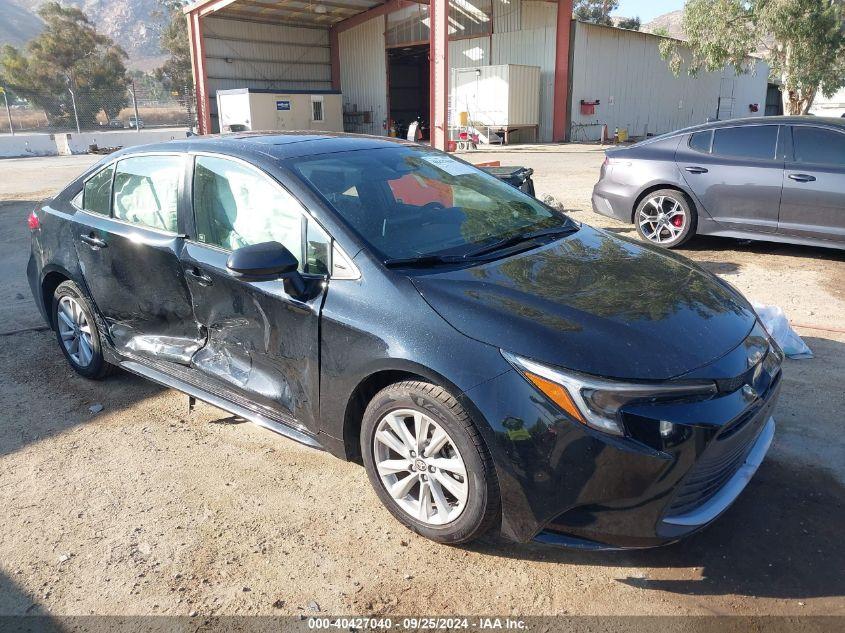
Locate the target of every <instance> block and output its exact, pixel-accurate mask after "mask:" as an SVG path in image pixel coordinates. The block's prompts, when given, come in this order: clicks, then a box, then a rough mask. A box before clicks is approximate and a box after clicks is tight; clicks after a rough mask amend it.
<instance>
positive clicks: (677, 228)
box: [637, 195, 688, 244]
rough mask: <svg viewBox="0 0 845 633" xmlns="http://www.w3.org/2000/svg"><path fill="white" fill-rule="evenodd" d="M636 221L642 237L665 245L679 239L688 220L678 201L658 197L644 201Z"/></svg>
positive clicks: (666, 197) (662, 196)
mask: <svg viewBox="0 0 845 633" xmlns="http://www.w3.org/2000/svg"><path fill="white" fill-rule="evenodd" d="M637 221H638V222H639V224H640V230H641V231H642V234H643V237H645V238H646V239H647V240H649V241H650V242H654V243H655V244H667V243H671V242H674V241H675V240H677V239H678V238H680V236H681V234H682V233H683V232H684V229H685V228H686V225H687V221H688V219H687V214H686V212H685V211H684V207H683V205H682V204H681V203H680V201H678V200H676V199H675V198H673V197H671V196H664V195H660V196H653V197H651V198H649V199H648V200H647V201H646V203H645V204H644V205H643V206H642V207H641V208H640V212H639V217H638V218H637Z"/></svg>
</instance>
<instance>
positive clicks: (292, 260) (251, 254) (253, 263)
mask: <svg viewBox="0 0 845 633" xmlns="http://www.w3.org/2000/svg"><path fill="white" fill-rule="evenodd" d="M226 267H227V268H228V269H229V270H231V271H232V272H233V273H236V274H238V275H240V276H241V277H244V278H245V279H247V280H252V281H269V280H272V279H289V280H290V282H291V284H292V285H293V287H294V290H295V291H296V292H297V293H298V294H301V293H303V292H304V291H305V282H304V281H303V279H302V275H300V274H299V271H298V270H297V269H298V268H299V261H298V260H297V259H296V257H294V256H293V253H291V252H290V251H289V250H288V249H287V248H285V247H284V246H282V245H281V244H279V243H278V242H262V243H261V244H251V245H250V246H244V247H242V248H239V249H237V250H235V251H232V254H231V255H229V260H228V261H227V262H226Z"/></svg>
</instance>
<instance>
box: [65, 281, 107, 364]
mask: <svg viewBox="0 0 845 633" xmlns="http://www.w3.org/2000/svg"><path fill="white" fill-rule="evenodd" d="M53 323H54V325H55V328H56V338H57V339H58V341H59V347H60V348H61V350H62V353H63V354H64V355H65V358H66V359H67V361H68V363H70V366H71V367H73V369H74V370H75V371H76V372H77V373H78V374H80V375H82V376H85V377H86V378H93V379H99V378H104V377H105V376H107V375H108V374H110V373H111V372H112V370H113V369H114V366H113V365H110V364H109V363H108V362H106V359H105V358H103V351H102V344H101V342H100V333H99V331H98V330H97V324H96V322H95V321H94V310H93V308H92V307H91V304H90V303H89V302H88V299H86V298H85V295H83V294H82V291H81V290H80V289H79V286H77V285H76V284H75V283H73V282H72V281H65V282H62V283H61V284H59V286H58V287H57V288H56V292H55V293H54V294H53Z"/></svg>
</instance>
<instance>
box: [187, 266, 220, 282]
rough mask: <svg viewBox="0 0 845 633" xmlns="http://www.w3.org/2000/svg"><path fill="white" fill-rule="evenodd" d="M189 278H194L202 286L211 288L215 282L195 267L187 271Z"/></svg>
mask: <svg viewBox="0 0 845 633" xmlns="http://www.w3.org/2000/svg"><path fill="white" fill-rule="evenodd" d="M187 274H188V276H190V277H193V278H194V279H196V280H197V283H198V284H199V285H200V286H210V285H211V284H213V283H214V280H213V279H212V278H211V277H209V276H208V275H206V274H205V273H204V272H202V271H201V270H200V269H199V268H197V267H196V266H194V267H193V268H189V269H188V271H187Z"/></svg>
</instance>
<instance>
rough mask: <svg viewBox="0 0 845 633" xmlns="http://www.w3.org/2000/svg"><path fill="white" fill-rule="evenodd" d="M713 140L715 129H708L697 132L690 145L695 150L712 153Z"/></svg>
mask: <svg viewBox="0 0 845 633" xmlns="http://www.w3.org/2000/svg"><path fill="white" fill-rule="evenodd" d="M712 142H713V130H707V131H706V132H696V133H695V134H693V135H692V136H690V139H689V146H690V149H693V150H695V151H696V152H704V153H705V154H709V153H710V145H711V144H712Z"/></svg>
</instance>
